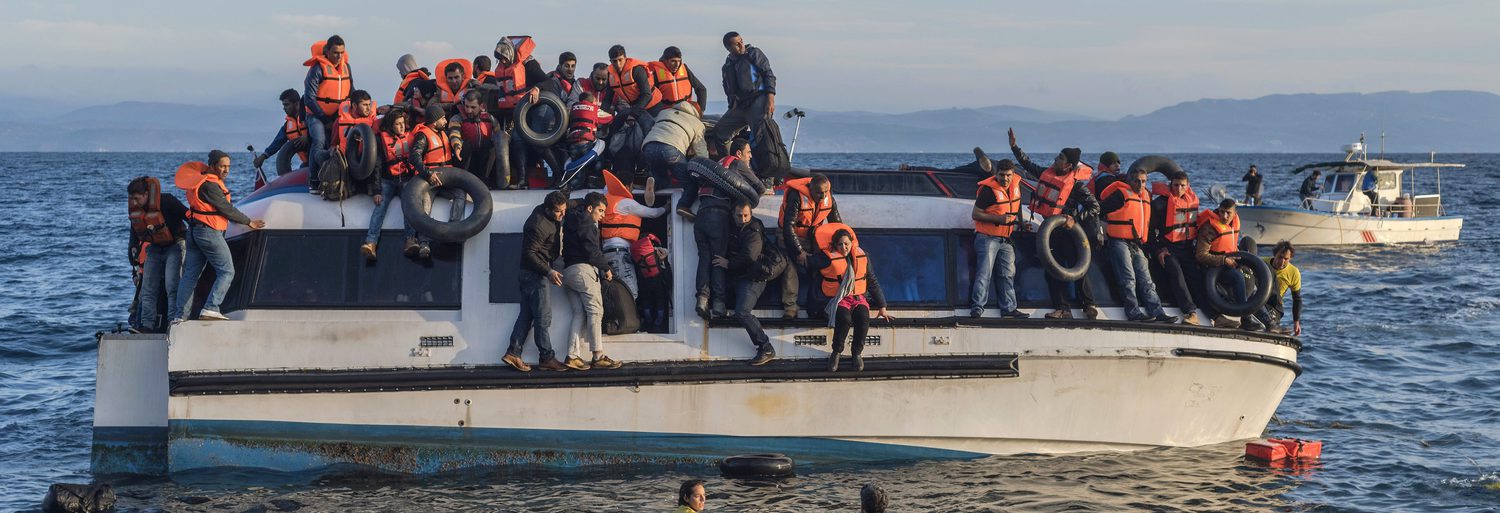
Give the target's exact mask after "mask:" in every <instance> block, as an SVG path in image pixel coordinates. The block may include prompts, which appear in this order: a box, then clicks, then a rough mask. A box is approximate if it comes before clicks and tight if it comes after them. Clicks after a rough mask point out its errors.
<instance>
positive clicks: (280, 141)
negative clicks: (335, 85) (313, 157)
mask: <svg viewBox="0 0 1500 513" xmlns="http://www.w3.org/2000/svg"><path fill="white" fill-rule="evenodd" d="M281 111H282V112H283V113H285V114H286V122H284V123H282V124H281V129H280V130H277V131H276V136H275V137H272V138H271V144H268V145H266V150H265V151H264V152H262V153H261V154H260V155H256V156H255V167H257V168H259V167H260V165H261V164H264V163H265V162H266V159H269V158H271V157H272V156H274V155H276V154H277V153H279V152H281V150H282V149H286V150H287V151H296V152H297V155H298V156H299V157H300V158H301V159H302V163H303V164H304V165H306V164H307V163H308V162H307V144H308V140H304V139H305V138H306V137H307V122H306V121H304V120H305V119H306V117H305V116H306V115H305V114H304V112H305V111H304V110H303V109H302V100H301V97H299V96H297V90H296V89H287V90H285V91H282V92H281ZM297 141H302V142H300V143H299V142H297ZM299 148H300V150H299ZM276 172H277V173H280V172H281V170H280V169H278V170H276Z"/></svg>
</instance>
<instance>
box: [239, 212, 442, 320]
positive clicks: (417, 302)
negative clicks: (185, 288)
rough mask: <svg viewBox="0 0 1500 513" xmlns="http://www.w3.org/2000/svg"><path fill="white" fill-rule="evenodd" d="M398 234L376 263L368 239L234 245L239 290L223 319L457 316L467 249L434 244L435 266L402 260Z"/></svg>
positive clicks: (273, 237) (303, 238)
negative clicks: (295, 312)
mask: <svg viewBox="0 0 1500 513" xmlns="http://www.w3.org/2000/svg"><path fill="white" fill-rule="evenodd" d="M403 242H404V240H403V236H402V234H401V232H400V231H398V230H390V231H386V232H383V233H381V236H380V244H379V250H378V251H379V253H378V255H377V256H378V258H377V259H376V261H375V262H367V261H366V260H365V259H364V257H363V256H360V254H359V251H358V248H359V245H360V244H362V243H364V232H363V231H352V230H351V231H344V230H338V231H335V230H321V231H295V232H293V231H272V230H262V231H258V232H254V233H253V234H247V235H245V236H241V237H237V238H236V239H235V240H233V241H230V251H231V253H233V254H234V258H235V268H236V275H235V283H234V285H232V286H231V287H230V290H229V295H228V297H227V298H226V300H225V306H224V310H225V311H232V310H239V309H244V308H300V307H316V308H326V309H351V308H401V309H406V308H458V307H459V304H460V301H461V291H462V279H461V277H462V259H461V254H462V247H461V246H459V245H451V244H434V245H433V246H432V250H433V251H432V259H431V260H430V261H418V260H414V259H411V258H407V257H406V256H405V255H402V253H401V251H402V243H403Z"/></svg>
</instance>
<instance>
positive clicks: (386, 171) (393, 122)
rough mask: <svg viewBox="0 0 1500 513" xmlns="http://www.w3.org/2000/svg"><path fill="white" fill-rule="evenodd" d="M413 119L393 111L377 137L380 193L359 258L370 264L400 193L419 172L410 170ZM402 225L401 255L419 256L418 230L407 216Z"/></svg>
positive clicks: (388, 115)
mask: <svg viewBox="0 0 1500 513" xmlns="http://www.w3.org/2000/svg"><path fill="white" fill-rule="evenodd" d="M410 123H411V122H410V119H409V117H408V116H407V115H406V111H405V110H403V109H396V110H392V111H390V112H389V113H387V114H386V115H385V117H384V118H382V119H381V120H380V135H379V136H377V137H376V139H378V141H379V144H380V150H381V157H382V159H381V162H382V163H383V165H381V166H380V172H379V173H378V174H379V175H380V176H379V178H380V189H379V191H378V192H376V193H375V194H372V195H371V198H370V199H371V200H373V201H374V202H375V208H374V209H373V210H371V211H370V225H369V228H368V229H367V230H366V231H365V243H364V244H363V245H361V246H360V247H359V252H360V254H362V255H364V256H365V259H367V260H375V253H376V247H377V244H379V242H380V229H381V228H382V227H383V226H385V215H386V212H387V211H389V210H390V208H391V203H394V202H395V201H396V200H397V199H400V198H401V191H402V190H403V189H405V188H406V183H407V182H408V181H410V180H411V178H412V176H414V175H416V172H415V171H414V170H413V169H412V167H411V162H410V157H411V141H412V138H411V137H410V135H408V134H409V132H408V128H409V127H410ZM401 225H402V230H403V233H402V234H403V235H405V243H404V244H403V245H402V248H401V252H402V253H404V254H406V256H416V255H417V252H418V251H420V250H421V247H422V246H421V243H420V242H419V241H418V240H417V230H416V229H414V228H412V227H411V223H410V222H407V221H406V216H401Z"/></svg>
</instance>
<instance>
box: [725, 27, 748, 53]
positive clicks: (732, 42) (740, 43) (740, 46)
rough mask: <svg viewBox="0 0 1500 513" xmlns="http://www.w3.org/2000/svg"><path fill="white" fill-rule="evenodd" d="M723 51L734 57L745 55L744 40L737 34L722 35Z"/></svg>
mask: <svg viewBox="0 0 1500 513" xmlns="http://www.w3.org/2000/svg"><path fill="white" fill-rule="evenodd" d="M724 49H725V50H729V53H732V54H735V55H744V54H745V51H746V50H745V39H744V38H742V37H740V33H739V32H733V31H731V32H726V33H725V34H724Z"/></svg>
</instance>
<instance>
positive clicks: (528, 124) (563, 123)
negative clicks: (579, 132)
mask: <svg viewBox="0 0 1500 513" xmlns="http://www.w3.org/2000/svg"><path fill="white" fill-rule="evenodd" d="M515 116H516V130H518V131H520V133H521V138H522V139H525V140H526V142H528V143H531V144H532V145H535V146H541V147H547V146H551V145H552V144H553V143H556V142H557V141H558V140H560V139H562V136H563V133H564V132H567V131H568V104H567V103H564V102H563V101H562V98H558V97H557V95H556V94H553V93H552V92H551V91H543V92H542V93H541V94H539V95H537V101H535V102H532V101H531V99H530V98H522V99H521V103H520V104H518V105H516V113H515Z"/></svg>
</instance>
